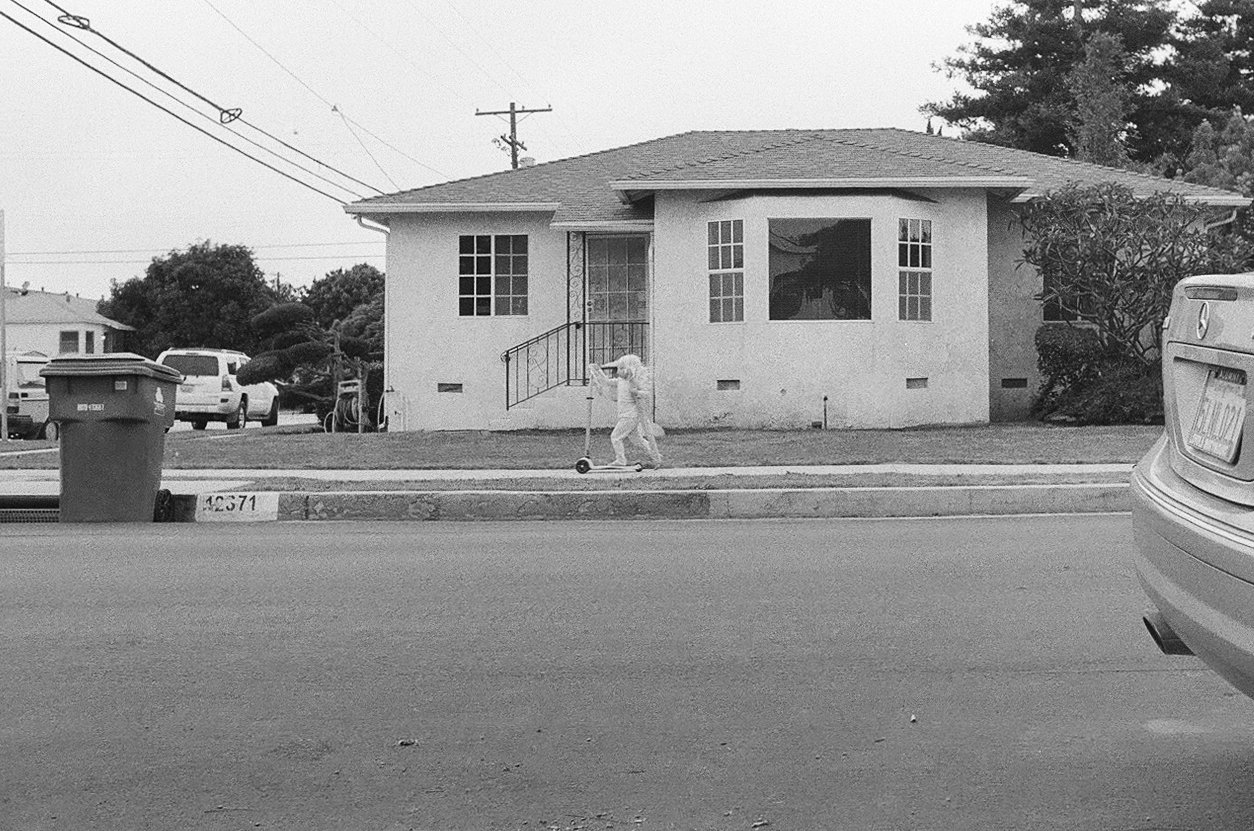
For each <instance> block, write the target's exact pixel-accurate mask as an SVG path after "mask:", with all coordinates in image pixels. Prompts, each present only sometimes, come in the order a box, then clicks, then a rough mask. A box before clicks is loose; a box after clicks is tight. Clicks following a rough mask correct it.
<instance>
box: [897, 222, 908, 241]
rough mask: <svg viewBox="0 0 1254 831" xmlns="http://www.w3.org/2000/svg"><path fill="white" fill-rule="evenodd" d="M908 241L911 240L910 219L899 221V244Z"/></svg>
mask: <svg viewBox="0 0 1254 831" xmlns="http://www.w3.org/2000/svg"><path fill="white" fill-rule="evenodd" d="M908 239H910V220H908V219H899V220H897V240H898V242H905V241H906V240H908Z"/></svg>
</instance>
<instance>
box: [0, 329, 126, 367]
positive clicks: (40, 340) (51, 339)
mask: <svg viewBox="0 0 1254 831" xmlns="http://www.w3.org/2000/svg"><path fill="white" fill-rule="evenodd" d="M62 332H78V345H79V349H80V350H82V349H83V348H84V345H85V344H86V341H87V338H86V335H85V333H86V332H92V333H93V336H92V340H93V345H94V352H95V353H100V352H104V351H105V327H103V326H99V325H96V324H93V323H10V324H9V325H8V326H6V327H5V348H6V349H7V350H8V351H9V352H42V353H44V354H45V355H48V356H49V357H52V358H55V357H56V356H57V355H58V354H60V351H61V349H60V346H61V333H62Z"/></svg>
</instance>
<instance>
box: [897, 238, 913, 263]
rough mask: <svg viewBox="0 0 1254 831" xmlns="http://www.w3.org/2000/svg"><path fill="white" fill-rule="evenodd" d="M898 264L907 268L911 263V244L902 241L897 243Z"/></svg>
mask: <svg viewBox="0 0 1254 831" xmlns="http://www.w3.org/2000/svg"><path fill="white" fill-rule="evenodd" d="M897 265H899V266H901V267H902V268H905V267H906V266H908V265H910V245H909V243H905V242H901V243H898V244H897Z"/></svg>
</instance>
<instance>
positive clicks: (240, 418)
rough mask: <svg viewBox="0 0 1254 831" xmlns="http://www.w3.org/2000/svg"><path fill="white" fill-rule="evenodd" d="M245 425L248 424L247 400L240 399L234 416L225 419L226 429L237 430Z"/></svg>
mask: <svg viewBox="0 0 1254 831" xmlns="http://www.w3.org/2000/svg"><path fill="white" fill-rule="evenodd" d="M247 423H248V399H247V398H241V399H240V400H239V409H237V410H236V411H235V414H234V415H233V416H231V417H230V418H229V419H227V422H226V429H228V430H238V429H239V428H241V427H243V426H244V425H245V424H247Z"/></svg>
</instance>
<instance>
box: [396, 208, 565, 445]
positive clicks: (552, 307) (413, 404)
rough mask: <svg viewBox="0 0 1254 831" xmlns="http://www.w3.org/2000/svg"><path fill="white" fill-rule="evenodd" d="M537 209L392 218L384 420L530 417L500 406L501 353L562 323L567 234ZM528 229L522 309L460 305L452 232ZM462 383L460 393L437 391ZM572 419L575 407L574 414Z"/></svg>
mask: <svg viewBox="0 0 1254 831" xmlns="http://www.w3.org/2000/svg"><path fill="white" fill-rule="evenodd" d="M550 220H551V215H550V214H544V213H464V214H456V215H450V214H410V215H399V216H396V217H393V218H392V219H391V222H390V229H391V230H390V233H389V234H388V244H387V265H386V268H387V285H386V302H385V309H386V311H385V316H386V327H387V329H386V338H387V343H386V345H385V350H386V368H385V376H386V377H385V388H388V389H390V390H391V391H390V392H389V393H388V402H387V409H388V414H389V429H392V430H466V429H471V430H484V429H492V428H496V427H504V428H508V427H519V426H531V425H530V424H529V423H527V422H526V421H519V422H518V423H516V424H515V423H511V422H509V421H508V420H507V417H506V412H505V387H504V384H505V369H504V366H505V365H504V363H503V362H502V361H501V357H500V356H501V353H503V352H504V351H505V350H507V349H508V348H510V347H511V346H514V345H516V344H518V343H521V342H522V341H525V340H527V339H529V338H531V337H533V336H535V335H538V334H540V333H541V332H544V331H546V330H548V329H551V328H553V327H555V326H558V325H560V324H563V323H565V322H566V302H567V301H566V233H565V232H564V231H557V230H553V229H552V228H550V227H549V222H550ZM462 234H492V235H496V234H526V235H527V244H528V255H529V262H528V270H529V275H528V314H526V315H490V316H486V317H462V316H460V315H459V314H458V304H457V298H458V280H457V278H458V268H457V264H458V263H457V257H458V237H459V236H461V235H462ZM440 384H460V385H461V389H462V391H461V392H439V391H438V385H440ZM572 417H573V418H575V419H576V420H578V418H579V415H578V412H576V413H575V414H574V415H573V416H572Z"/></svg>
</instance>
